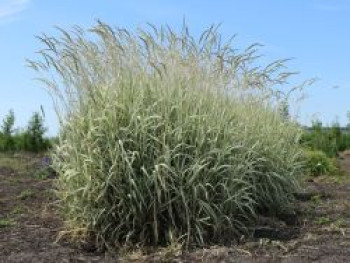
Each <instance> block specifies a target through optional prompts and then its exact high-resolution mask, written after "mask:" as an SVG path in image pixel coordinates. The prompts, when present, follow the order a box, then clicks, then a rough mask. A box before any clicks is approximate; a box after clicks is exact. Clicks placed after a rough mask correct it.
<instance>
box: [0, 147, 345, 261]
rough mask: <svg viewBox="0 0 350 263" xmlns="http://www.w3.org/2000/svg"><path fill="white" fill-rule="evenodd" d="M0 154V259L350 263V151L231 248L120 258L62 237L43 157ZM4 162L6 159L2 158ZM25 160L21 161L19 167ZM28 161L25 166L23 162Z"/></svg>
mask: <svg viewBox="0 0 350 263" xmlns="http://www.w3.org/2000/svg"><path fill="white" fill-rule="evenodd" d="M2 158H7V160H8V159H9V158H10V157H8V156H0V262H6V263H7V262H9V263H11V262H35V263H39V262H208V263H209V262H259V263H262V262H285V263H287V262H327V263H328V262H350V155H348V154H346V153H344V154H342V155H341V156H340V158H339V164H340V166H341V168H342V175H341V176H334V177H319V178H314V179H308V180H306V182H305V189H306V191H305V193H302V194H299V195H298V196H296V197H297V198H298V200H299V201H298V202H297V211H299V212H298V214H297V216H293V215H290V216H284V217H283V216H282V215H281V216H279V218H268V217H263V216H261V217H260V218H259V219H258V221H257V224H256V225H255V227H254V231H253V233H254V234H253V236H252V237H250V238H249V239H247V240H245V241H244V242H241V244H240V245H236V246H230V247H223V246H221V247H220V246H217V247H209V248H205V249H197V250H194V251H190V252H184V253H181V252H180V250H179V249H177V248H174V249H171V248H167V249H159V250H158V251H157V252H154V253H149V254H147V255H142V254H141V253H136V252H135V253H133V254H131V255H129V256H128V257H124V258H121V257H120V258H116V257H113V256H112V255H108V254H104V253H97V252H96V251H93V250H92V249H89V247H88V246H81V245H80V246H79V245H77V244H73V243H69V242H68V241H62V240H61V241H58V242H57V237H58V234H59V232H60V231H61V230H63V223H62V220H61V219H60V217H59V215H58V214H57V212H56V209H55V199H54V195H53V193H52V188H53V186H52V184H53V179H54V175H50V174H49V175H47V176H46V177H44V178H43V177H39V176H34V174H37V171H40V170H41V169H46V168H45V167H44V166H45V163H43V161H42V160H43V157H42V156H34V155H31V156H27V155H22V156H11V158H12V159H13V163H12V164H9V162H8V161H6V162H2ZM3 163H5V164H3ZM20 167H21V168H20ZM23 167H27V168H28V169H23Z"/></svg>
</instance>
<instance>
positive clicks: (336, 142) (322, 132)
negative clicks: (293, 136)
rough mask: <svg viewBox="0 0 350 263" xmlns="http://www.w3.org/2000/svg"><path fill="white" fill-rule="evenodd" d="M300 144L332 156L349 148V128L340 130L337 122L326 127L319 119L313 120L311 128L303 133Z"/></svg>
mask: <svg viewBox="0 0 350 263" xmlns="http://www.w3.org/2000/svg"><path fill="white" fill-rule="evenodd" d="M301 144H302V145H303V146H305V147H307V148H310V149H312V150H320V151H323V152H324V153H325V154H326V155H327V156H328V157H331V158H332V157H336V156H337V155H338V153H339V152H341V151H344V150H346V149H349V148H350V133H349V130H344V129H343V130H342V128H340V126H339V124H338V123H337V122H334V123H333V124H332V126H329V127H327V126H323V125H322V122H320V121H314V122H313V123H312V126H311V128H309V129H306V130H305V132H304V133H303V136H302V139H301Z"/></svg>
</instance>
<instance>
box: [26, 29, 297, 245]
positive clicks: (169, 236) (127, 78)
mask: <svg viewBox="0 0 350 263" xmlns="http://www.w3.org/2000/svg"><path fill="white" fill-rule="evenodd" d="M42 41H43V42H44V43H45V45H46V47H45V49H43V50H42V51H41V54H42V56H43V57H42V58H43V59H42V60H41V61H38V62H30V63H31V65H32V67H33V68H35V69H37V70H38V71H40V72H51V73H52V72H53V74H52V75H51V76H54V77H53V78H54V79H51V78H46V77H44V79H42V80H43V81H44V82H45V84H46V85H47V86H48V88H49V89H50V91H51V94H52V95H53V97H54V98H55V100H56V102H57V107H58V112H59V117H60V120H61V132H60V139H59V144H58V146H57V147H56V148H55V151H54V154H53V166H54V168H55V170H56V171H57V172H58V174H59V178H58V196H59V199H60V204H61V207H62V211H63V214H64V217H65V220H66V228H67V231H66V233H72V235H75V236H78V237H86V236H89V237H93V238H95V241H96V245H97V246H101V247H102V246H107V247H116V246H118V245H121V244H122V245H125V244H139V245H168V244H174V243H183V244H185V245H190V244H200V245H203V244H210V243H213V242H224V241H230V240H233V239H234V238H236V237H240V236H241V235H242V234H245V233H246V229H247V228H246V226H247V224H249V222H250V221H251V220H252V219H253V218H254V216H255V214H256V212H257V211H264V212H271V213H278V212H281V211H283V210H287V209H289V208H290V202H291V201H292V193H293V192H295V191H296V189H297V188H298V184H297V177H298V175H299V174H300V170H301V169H300V163H299V159H300V149H299V146H298V139H299V135H300V130H299V128H298V127H297V126H296V125H295V124H294V123H292V122H291V121H289V120H287V119H285V118H283V117H281V114H280V112H281V111H280V108H279V107H278V102H276V100H275V97H274V94H275V93H274V91H273V90H272V89H271V87H273V86H274V85H277V84H281V83H283V82H284V81H285V79H286V77H287V76H288V74H287V73H283V72H280V69H281V68H282V67H283V63H282V61H277V62H275V63H272V64H270V65H269V66H267V67H266V68H260V67H255V66H256V46H254V45H253V46H251V47H249V48H248V49H247V50H245V51H244V52H241V53H239V52H237V51H236V50H234V49H233V48H232V44H231V42H227V43H224V42H223V41H221V36H220V34H219V33H218V32H217V30H216V29H215V28H213V27H212V28H210V29H209V30H207V31H205V32H204V33H203V34H202V36H201V37H200V39H199V40H195V39H194V38H193V37H192V36H191V35H190V34H189V33H188V29H187V28H186V27H184V28H183V30H182V31H181V32H180V33H177V32H175V31H173V30H172V29H170V28H164V27H160V28H155V27H152V26H151V30H150V31H142V30H141V31H139V32H138V33H137V34H132V33H130V32H128V31H126V30H124V29H118V28H117V29H112V28H110V27H109V26H108V25H105V24H102V23H99V24H98V25H97V26H96V27H94V28H92V29H90V30H89V31H84V30H82V29H80V28H76V29H75V31H74V32H73V33H68V32H66V31H63V30H62V37H61V38H51V37H43V38H42ZM55 78H56V79H55Z"/></svg>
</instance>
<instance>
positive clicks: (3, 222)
mask: <svg viewBox="0 0 350 263" xmlns="http://www.w3.org/2000/svg"><path fill="white" fill-rule="evenodd" d="M15 224H16V222H15V221H14V220H13V219H6V218H2V219H0V228H8V227H11V226H13V225H15Z"/></svg>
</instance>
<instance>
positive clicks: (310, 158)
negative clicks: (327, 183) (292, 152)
mask: <svg viewBox="0 0 350 263" xmlns="http://www.w3.org/2000/svg"><path fill="white" fill-rule="evenodd" d="M304 156H305V164H306V165H305V168H306V171H307V173H308V174H309V175H311V176H320V175H327V174H333V173H334V172H335V171H336V170H337V167H336V165H335V163H334V161H333V160H332V159H330V158H329V157H328V156H327V155H326V154H325V153H324V152H322V151H314V150H306V151H305V155H304Z"/></svg>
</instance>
